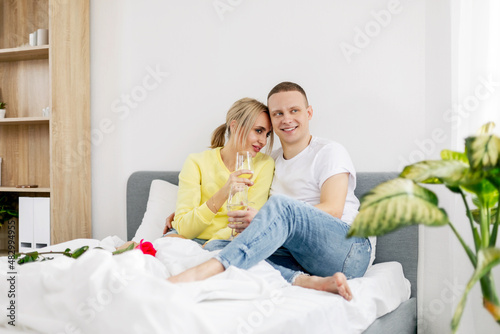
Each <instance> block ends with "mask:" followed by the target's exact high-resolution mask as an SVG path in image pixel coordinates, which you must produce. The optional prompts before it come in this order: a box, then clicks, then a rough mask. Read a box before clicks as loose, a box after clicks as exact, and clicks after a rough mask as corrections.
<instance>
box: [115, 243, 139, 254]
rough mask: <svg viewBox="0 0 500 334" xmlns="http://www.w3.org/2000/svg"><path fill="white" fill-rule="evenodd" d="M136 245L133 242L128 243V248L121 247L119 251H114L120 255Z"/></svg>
mask: <svg viewBox="0 0 500 334" xmlns="http://www.w3.org/2000/svg"><path fill="white" fill-rule="evenodd" d="M134 246H135V245H134V243H131V244H130V245H128V247H127V248H124V249H119V250H117V251H114V252H113V255H118V254H121V253H125V252H126V251H129V250H132V249H134Z"/></svg>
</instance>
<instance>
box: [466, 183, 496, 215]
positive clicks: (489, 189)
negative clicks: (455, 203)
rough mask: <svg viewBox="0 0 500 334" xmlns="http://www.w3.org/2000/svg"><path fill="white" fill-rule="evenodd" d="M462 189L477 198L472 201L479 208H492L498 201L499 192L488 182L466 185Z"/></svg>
mask: <svg viewBox="0 0 500 334" xmlns="http://www.w3.org/2000/svg"><path fill="white" fill-rule="evenodd" d="M462 188H463V189H464V190H466V191H468V192H470V193H473V194H474V195H475V196H476V197H474V198H473V199H472V201H473V202H474V204H475V205H476V206H477V207H484V208H492V207H494V206H495V205H496V203H497V201H498V190H497V189H496V188H495V186H494V185H493V184H491V182H489V181H488V180H482V181H481V182H479V183H476V184H470V185H464V186H462Z"/></svg>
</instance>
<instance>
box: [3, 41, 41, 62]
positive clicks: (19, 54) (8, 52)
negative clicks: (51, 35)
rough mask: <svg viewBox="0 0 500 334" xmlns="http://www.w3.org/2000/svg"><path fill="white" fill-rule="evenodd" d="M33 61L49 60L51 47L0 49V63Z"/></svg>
mask: <svg viewBox="0 0 500 334" xmlns="http://www.w3.org/2000/svg"><path fill="white" fill-rule="evenodd" d="M33 59H49V46H48V45H42V46H29V47H21V48H11V49H0V62H3V61H20V60H33Z"/></svg>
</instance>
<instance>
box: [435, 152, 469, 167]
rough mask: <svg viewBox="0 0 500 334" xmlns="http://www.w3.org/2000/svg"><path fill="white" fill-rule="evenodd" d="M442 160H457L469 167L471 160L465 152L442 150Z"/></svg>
mask: <svg viewBox="0 0 500 334" xmlns="http://www.w3.org/2000/svg"><path fill="white" fill-rule="evenodd" d="M441 159H443V160H456V161H461V162H464V163H466V164H467V165H469V159H467V154H466V153H463V152H456V151H451V150H442V151H441Z"/></svg>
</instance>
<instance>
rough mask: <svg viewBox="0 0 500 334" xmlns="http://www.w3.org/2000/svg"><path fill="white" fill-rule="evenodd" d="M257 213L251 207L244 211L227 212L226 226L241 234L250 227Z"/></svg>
mask: <svg viewBox="0 0 500 334" xmlns="http://www.w3.org/2000/svg"><path fill="white" fill-rule="evenodd" d="M250 204H251V203H250ZM257 212H259V211H258V210H256V209H254V208H252V207H251V206H249V207H248V208H247V209H246V210H238V211H231V212H228V213H227V216H228V221H229V224H228V225H227V226H228V227H230V228H232V229H234V231H235V232H236V233H241V232H243V231H244V230H245V229H246V228H247V227H248V226H249V225H250V223H251V222H252V220H253V218H254V217H255V215H256V214H257Z"/></svg>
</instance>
